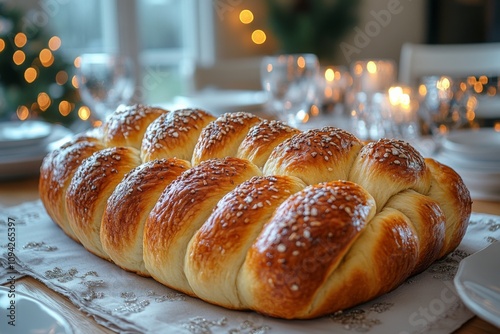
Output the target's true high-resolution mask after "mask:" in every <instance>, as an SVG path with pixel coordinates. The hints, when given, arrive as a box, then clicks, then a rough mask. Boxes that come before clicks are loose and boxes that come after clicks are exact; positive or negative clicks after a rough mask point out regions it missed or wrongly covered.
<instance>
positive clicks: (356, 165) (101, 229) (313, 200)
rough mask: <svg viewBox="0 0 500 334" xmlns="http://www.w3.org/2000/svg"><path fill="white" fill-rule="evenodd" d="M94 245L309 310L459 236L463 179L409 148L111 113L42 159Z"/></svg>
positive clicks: (348, 303) (347, 302)
mask: <svg viewBox="0 0 500 334" xmlns="http://www.w3.org/2000/svg"><path fill="white" fill-rule="evenodd" d="M39 191H40V196H41V199H42V201H43V204H44V205H45V208H46V209H47V213H48V214H49V215H50V217H51V218H52V219H53V220H54V222H55V223H56V224H57V225H59V226H60V227H61V229H62V230H63V231H64V232H65V233H66V234H67V235H68V236H70V237H71V238H73V239H74V240H76V241H77V242H80V243H81V244H82V245H83V246H84V247H85V248H86V249H87V250H88V251H90V252H92V253H94V254H95V255H97V256H99V257H102V258H104V259H107V260H109V261H112V262H113V263H115V264H116V265H118V266H120V267H121V268H123V269H125V270H127V271H131V272H135V273H137V274H139V275H142V276H146V277H152V278H154V279H155V280H157V281H158V282H160V283H162V284H164V285H166V286H168V287H170V288H173V289H176V290H178V291H182V292H184V293H186V294H188V295H191V296H196V297H198V298H200V299H203V300H205V301H207V302H210V303H213V304H216V305H220V306H223V307H226V308H230V309H237V310H254V311H257V312H260V313H262V314H266V315H269V316H273V317H279V318H285V319H309V318H315V317H319V316H322V315H325V314H329V313H332V312H335V311H338V310H342V309H345V308H349V307H352V306H354V305H357V304H359V303H362V302H365V301H368V300H370V299H373V298H375V297H376V296H379V295H381V294H384V293H386V292H388V291H391V290H393V289H395V288H396V287H397V286H398V285H400V284H401V283H402V282H403V281H404V280H405V279H407V278H408V277H409V276H411V275H415V274H417V273H419V272H421V271H423V270H425V269H426V268H427V267H429V265H430V264H432V263H433V262H434V261H435V260H437V259H439V258H442V257H444V256H446V255H447V254H448V253H450V252H451V251H452V250H453V249H454V248H456V247H457V245H458V244H459V243H460V241H461V239H462V237H463V236H464V234H465V230H466V227H467V223H468V220H469V217H470V214H471V198H470V194H469V191H468V190H467V188H466V187H465V185H464V183H463V182H462V179H461V178H460V176H459V175H458V174H457V173H456V172H455V171H453V170H452V169H451V168H449V167H447V166H445V165H442V164H440V163H439V162H437V161H435V160H433V159H430V158H427V159H424V158H423V157H422V156H421V155H420V153H419V152H418V151H417V150H415V149H414V148H413V147H412V146H410V145H409V144H408V143H406V142H403V141H398V140H391V139H381V140H379V141H376V142H370V143H367V144H365V143H363V142H361V141H360V140H359V139H358V138H356V137H355V136H354V135H352V134H350V133H348V132H346V131H344V130H341V129H338V128H334V127H324V128H322V129H314V130H308V131H305V132H302V131H299V130H297V129H295V128H291V127H289V126H287V125H285V124H284V123H282V122H279V121H275V120H264V119H261V118H259V117H257V116H255V115H251V114H248V113H242V112H238V113H228V114H225V115H223V116H221V117H218V118H216V117H214V116H212V115H211V114H209V113H207V112H206V111H203V110H199V109H182V110H175V111H168V110H163V109H159V108H153V107H148V106H144V105H133V106H127V107H121V108H119V109H118V110H117V111H116V112H115V113H114V114H113V115H112V116H111V117H110V118H109V120H108V121H107V122H105V124H104V125H103V126H101V127H100V128H98V129H94V130H91V131H88V132H85V133H82V134H79V135H77V136H75V138H74V139H73V140H72V141H71V142H69V143H67V144H65V145H64V146H62V147H61V148H59V149H57V150H55V151H53V152H51V153H49V154H48V155H47V156H46V157H45V159H44V161H43V163H42V166H41V175H40V182H39Z"/></svg>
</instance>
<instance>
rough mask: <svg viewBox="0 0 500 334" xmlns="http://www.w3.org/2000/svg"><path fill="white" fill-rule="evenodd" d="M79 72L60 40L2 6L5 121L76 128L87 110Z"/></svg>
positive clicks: (0, 101)
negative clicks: (77, 77) (34, 121)
mask: <svg viewBox="0 0 500 334" xmlns="http://www.w3.org/2000/svg"><path fill="white" fill-rule="evenodd" d="M73 72H74V66H73V64H72V62H70V61H68V60H66V59H65V57H64V56H63V54H62V51H61V40H60V38H59V37H57V36H55V35H52V34H50V33H49V31H48V29H47V27H46V26H40V25H35V24H33V22H30V18H29V17H27V16H26V15H25V14H24V13H23V12H22V11H20V10H18V9H16V8H14V7H13V5H8V4H0V120H12V119H20V120H25V119H28V118H29V119H35V118H36V119H43V120H46V121H49V122H53V123H60V124H65V125H69V124H71V123H73V122H74V121H75V120H76V119H77V117H78V115H77V114H78V109H79V107H80V105H81V100H80V96H79V94H78V90H77V88H76V84H75V82H74V78H73V77H74V76H73Z"/></svg>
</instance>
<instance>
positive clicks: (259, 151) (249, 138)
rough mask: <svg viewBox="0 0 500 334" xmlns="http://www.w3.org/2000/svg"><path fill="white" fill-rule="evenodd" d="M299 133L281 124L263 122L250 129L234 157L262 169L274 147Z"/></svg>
mask: <svg viewBox="0 0 500 334" xmlns="http://www.w3.org/2000/svg"><path fill="white" fill-rule="evenodd" d="M299 133H300V131H299V130H298V129H295V128H292V127H291V126H288V125H286V124H285V123H283V122H280V121H277V120H263V121H262V122H260V123H257V124H256V125H254V126H253V127H252V128H251V129H250V131H249V132H248V134H247V135H246V137H245V139H243V141H242V142H241V144H240V146H239V147H238V152H237V153H236V156H237V157H238V158H242V159H247V160H250V161H251V162H252V163H253V164H254V165H256V166H258V167H259V168H263V167H264V164H265V163H266V161H267V160H268V159H269V156H270V155H271V152H272V151H273V150H274V148H275V147H276V146H278V145H279V144H281V143H282V142H283V141H285V140H286V139H288V138H290V137H292V136H293V135H296V134H299Z"/></svg>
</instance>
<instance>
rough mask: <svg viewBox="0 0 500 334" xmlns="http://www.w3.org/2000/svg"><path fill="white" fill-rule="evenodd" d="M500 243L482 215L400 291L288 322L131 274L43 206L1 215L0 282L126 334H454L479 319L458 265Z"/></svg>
mask: <svg viewBox="0 0 500 334" xmlns="http://www.w3.org/2000/svg"><path fill="white" fill-rule="evenodd" d="M9 223H10V226H11V230H10V232H12V231H13V230H12V226H14V227H15V237H14V239H15V249H9V248H8V243H9V240H8V226H9ZM11 237H12V234H11ZM11 240H12V238H11ZM496 240H500V217H499V216H492V215H486V214H476V213H474V214H473V215H472V217H471V220H470V225H469V228H468V230H467V234H466V236H465V238H464V240H463V241H462V243H461V245H460V246H459V247H458V249H457V250H456V251H454V252H453V253H452V254H450V255H449V256H448V257H447V258H446V259H444V260H441V261H438V262H437V263H435V264H434V265H433V266H431V268H429V269H428V270H427V271H426V272H424V273H422V274H420V275H418V276H415V277H412V278H410V279H408V280H407V281H406V282H405V283H404V284H403V285H401V286H400V287H399V288H398V289H396V290H394V291H393V292H391V293H389V294H386V295H384V296H382V297H380V298H377V299H376V300H373V301H371V302H368V303H365V304H363V305H360V306H358V307H355V308H353V309H350V310H346V311H344V312H339V313H337V314H334V315H330V316H325V317H323V318H320V319H314V320H307V321H304V320H301V321H287V320H278V319H273V318H269V317H265V316H262V315H259V314H257V313H254V312H237V311H230V310H226V309H224V308H221V307H217V306H214V305H210V304H208V303H205V302H203V301H201V300H198V299H196V298H192V297H189V296H185V295H183V294H180V293H178V292H176V291H173V290H170V289H168V288H166V287H165V286H163V285H161V284H159V283H157V282H155V281H154V280H153V279H149V278H143V277H139V276H137V275H135V274H131V273H128V272H125V271H123V270H121V269H119V268H118V267H117V266H115V265H113V264H111V263H109V262H107V261H104V260H102V259H100V258H98V257H96V256H94V255H92V254H90V253H88V252H87V251H86V250H85V249H84V248H83V247H82V246H81V245H79V244H77V243H76V242H74V241H73V240H71V239H70V238H68V237H67V236H66V235H65V234H64V233H63V232H62V231H61V230H60V229H59V227H57V226H56V225H55V224H54V223H53V222H52V221H51V219H50V218H49V217H48V216H47V214H46V212H45V209H44V208H43V206H42V204H41V202H40V201H35V202H29V203H25V204H22V205H19V206H16V207H11V208H0V247H1V248H0V251H1V253H2V256H1V257H0V279H1V280H2V282H3V283H5V282H6V280H7V279H8V278H9V277H11V276H13V275H15V276H16V278H19V277H21V276H22V275H29V276H32V277H34V278H36V279H38V280H40V281H42V282H43V283H44V284H46V285H47V286H48V287H49V288H50V289H52V290H54V291H56V292H58V293H61V294H63V295H65V296H67V297H68V298H69V299H70V300H71V301H72V302H73V303H74V304H75V305H77V306H78V307H79V308H80V309H81V310H82V311H84V312H86V313H88V314H90V315H91V316H93V317H94V318H95V319H96V321H97V322H98V323H100V324H102V325H103V326H106V327H108V328H110V329H112V330H115V331H117V332H120V333H158V332H161V333H175V334H177V333H232V334H236V333H262V334H264V333H269V334H273V333H287V334H292V333H356V332H360V331H362V332H368V333H401V334H402V333H423V332H425V333H450V332H452V331H454V330H455V329H457V328H458V327H460V326H461V325H462V324H463V323H465V322H466V321H467V320H468V319H470V318H471V317H472V316H473V314H472V313H471V312H470V311H469V310H468V309H467V308H466V307H465V306H464V304H463V303H462V302H461V300H460V298H459V296H458V295H457V293H456V291H455V288H454V285H453V277H454V274H455V272H456V270H457V268H458V264H459V262H460V260H462V259H463V258H465V257H467V256H468V255H470V254H472V253H474V252H477V251H479V250H481V249H483V248H485V247H486V246H488V245H489V244H491V243H492V242H494V241H496ZM9 251H11V252H10V253H9ZM9 255H15V258H13V257H12V256H9ZM14 270H15V271H14Z"/></svg>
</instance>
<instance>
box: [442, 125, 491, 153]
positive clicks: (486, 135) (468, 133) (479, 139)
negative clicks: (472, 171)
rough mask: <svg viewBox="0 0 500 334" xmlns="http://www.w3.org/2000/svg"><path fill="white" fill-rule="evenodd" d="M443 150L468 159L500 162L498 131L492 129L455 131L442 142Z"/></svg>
mask: <svg viewBox="0 0 500 334" xmlns="http://www.w3.org/2000/svg"><path fill="white" fill-rule="evenodd" d="M443 150H445V151H449V152H453V153H456V154H460V155H461V156H462V157H467V158H470V159H480V160H488V161H499V160H500V131H495V130H494V129H493V128H481V129H472V130H469V129H467V130H457V131H454V132H451V133H450V134H449V135H448V136H447V137H446V138H445V139H444V140H443Z"/></svg>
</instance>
